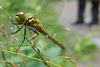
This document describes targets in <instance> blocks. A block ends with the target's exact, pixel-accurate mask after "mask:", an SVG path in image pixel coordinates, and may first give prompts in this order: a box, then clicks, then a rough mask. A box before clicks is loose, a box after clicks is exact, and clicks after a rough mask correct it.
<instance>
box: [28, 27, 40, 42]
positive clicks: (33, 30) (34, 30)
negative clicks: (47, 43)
mask: <svg viewBox="0 0 100 67" xmlns="http://www.w3.org/2000/svg"><path fill="white" fill-rule="evenodd" d="M27 28H29V29H30V30H32V32H34V33H36V34H34V35H33V37H32V39H30V41H31V40H33V39H34V38H36V37H37V36H38V35H39V33H38V32H37V31H36V29H35V28H33V27H30V26H27Z"/></svg>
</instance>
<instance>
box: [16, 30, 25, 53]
mask: <svg viewBox="0 0 100 67" xmlns="http://www.w3.org/2000/svg"><path fill="white" fill-rule="evenodd" d="M25 36H26V28H25V29H24V38H23V41H22V43H21V44H20V45H19V47H18V49H17V51H18V50H19V48H20V47H21V46H22V44H23V43H24V41H25ZM17 51H16V53H17Z"/></svg>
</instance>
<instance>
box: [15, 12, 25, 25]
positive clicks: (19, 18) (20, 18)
mask: <svg viewBox="0 0 100 67" xmlns="http://www.w3.org/2000/svg"><path fill="white" fill-rule="evenodd" d="M25 19H26V18H25V14H24V12H18V13H17V14H16V16H15V20H16V21H17V23H19V24H23V23H24V21H25Z"/></svg>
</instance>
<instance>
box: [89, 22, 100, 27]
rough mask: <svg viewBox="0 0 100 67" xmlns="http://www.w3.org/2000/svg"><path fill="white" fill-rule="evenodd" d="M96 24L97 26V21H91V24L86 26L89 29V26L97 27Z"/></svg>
mask: <svg viewBox="0 0 100 67" xmlns="http://www.w3.org/2000/svg"><path fill="white" fill-rule="evenodd" d="M97 24H98V22H97V21H91V22H90V23H89V24H88V26H89V27H90V26H93V25H97Z"/></svg>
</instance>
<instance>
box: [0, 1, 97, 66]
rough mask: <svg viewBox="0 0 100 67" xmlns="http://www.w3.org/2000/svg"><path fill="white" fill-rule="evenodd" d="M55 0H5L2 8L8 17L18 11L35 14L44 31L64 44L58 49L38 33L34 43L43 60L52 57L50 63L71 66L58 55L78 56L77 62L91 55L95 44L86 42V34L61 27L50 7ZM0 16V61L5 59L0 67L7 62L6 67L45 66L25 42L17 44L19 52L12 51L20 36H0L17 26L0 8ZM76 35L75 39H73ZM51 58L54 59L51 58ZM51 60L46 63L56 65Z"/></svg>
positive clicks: (0, 2)
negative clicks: (79, 33) (80, 34)
mask: <svg viewBox="0 0 100 67" xmlns="http://www.w3.org/2000/svg"><path fill="white" fill-rule="evenodd" d="M59 1H60V2H62V1H63V0H59ZM56 2H58V0H8V1H7V2H6V3H5V4H4V5H3V6H2V7H3V8H4V9H5V10H6V12H7V13H8V14H9V16H11V17H12V18H14V16H15V14H16V13H17V12H20V11H21V12H22V11H23V12H25V14H26V16H30V15H32V16H34V15H36V16H37V18H38V19H39V20H40V21H41V23H42V26H43V27H44V28H45V29H46V30H47V32H49V33H50V34H51V35H56V37H55V38H57V39H58V40H60V41H61V42H62V43H63V44H64V46H65V47H66V51H62V50H61V49H60V48H59V47H57V46H55V44H54V43H52V42H51V41H50V40H49V39H45V36H43V35H42V34H40V33H39V36H38V37H37V38H36V39H35V45H36V46H37V48H38V49H39V50H40V53H41V55H42V56H43V58H44V59H46V60H47V61H49V60H50V61H52V60H53V61H52V63H55V64H58V65H61V66H62V67H75V64H74V63H72V62H70V60H68V59H66V58H62V57H59V56H69V57H75V58H78V59H79V60H78V61H80V60H87V59H89V58H90V57H91V55H92V56H94V53H95V52H94V51H96V50H97V46H96V45H95V44H94V43H93V42H92V41H90V40H89V38H87V36H86V37H84V38H83V37H81V36H76V35H75V34H73V33H71V32H70V31H67V30H66V29H65V27H64V26H62V25H60V24H58V23H57V19H58V18H59V16H58V15H57V13H56V12H55V10H54V8H55V7H54V4H55V3H56ZM2 3H3V1H2V0H1V1H0V5H1V4H2ZM0 17H1V18H0V24H2V23H3V24H4V27H5V28H4V30H2V26H0V50H5V51H1V53H0V60H4V58H5V60H4V61H0V67H1V66H6V64H5V63H7V65H8V67H9V66H11V64H12V65H15V66H17V67H33V66H35V67H45V65H44V64H43V62H41V58H40V57H39V56H38V54H37V53H36V52H35V51H33V50H32V49H31V47H30V46H29V43H28V42H27V41H25V42H24V44H23V45H22V46H21V48H20V51H21V52H19V53H18V54H17V53H16V50H17V48H18V46H19V45H20V43H21V42H22V39H23V36H22V34H21V33H20V32H18V33H17V34H15V35H10V36H6V37H5V36H3V35H4V34H3V33H2V31H4V33H5V34H8V33H11V32H13V31H15V30H17V28H16V27H15V26H14V25H12V24H11V22H10V20H9V19H8V18H7V17H6V15H5V14H4V13H3V12H2V11H1V10H0ZM23 31H24V29H22V32H23ZM27 31H28V29H27ZM26 36H27V38H28V39H30V38H31V37H30V36H29V32H27V35H26ZM77 38H78V40H79V41H76V40H77ZM44 47H45V48H44ZM3 54H4V56H3ZM3 57H4V58H3ZM57 57H59V58H57ZM34 58H36V59H34ZM55 58H57V59H56V60H54V59H55ZM38 59H40V60H38ZM48 59H49V60H48ZM6 61H9V62H6ZM52 63H51V64H50V65H51V66H52V67H57V65H54V64H52Z"/></svg>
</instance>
